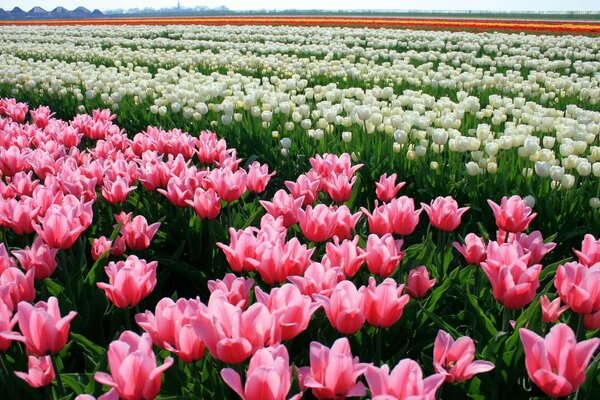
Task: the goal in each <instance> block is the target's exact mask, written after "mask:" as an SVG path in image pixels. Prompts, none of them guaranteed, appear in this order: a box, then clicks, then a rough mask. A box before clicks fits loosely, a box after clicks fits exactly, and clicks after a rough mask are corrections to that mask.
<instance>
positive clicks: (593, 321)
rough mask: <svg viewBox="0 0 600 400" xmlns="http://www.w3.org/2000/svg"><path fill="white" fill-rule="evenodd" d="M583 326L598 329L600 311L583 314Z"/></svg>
mask: <svg viewBox="0 0 600 400" xmlns="http://www.w3.org/2000/svg"><path fill="white" fill-rule="evenodd" d="M583 327H584V328H585V329H588V330H590V331H593V330H596V329H600V311H596V312H595V313H591V314H586V315H584V316H583Z"/></svg>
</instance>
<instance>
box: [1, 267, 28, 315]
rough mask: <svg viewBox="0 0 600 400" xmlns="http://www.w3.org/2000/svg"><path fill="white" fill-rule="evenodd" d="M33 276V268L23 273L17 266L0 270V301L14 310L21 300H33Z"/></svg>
mask: <svg viewBox="0 0 600 400" xmlns="http://www.w3.org/2000/svg"><path fill="white" fill-rule="evenodd" d="M34 277H35V271H34V270H33V269H30V270H29V271H27V273H25V274H24V273H23V271H21V270H20V269H19V268H17V267H8V268H6V269H5V270H4V271H2V270H0V302H3V303H4V304H6V305H7V306H8V307H9V308H10V309H11V310H14V309H15V308H16V307H17V305H18V304H19V302H21V301H26V302H31V301H33V299H35V287H34V284H33V279H34Z"/></svg>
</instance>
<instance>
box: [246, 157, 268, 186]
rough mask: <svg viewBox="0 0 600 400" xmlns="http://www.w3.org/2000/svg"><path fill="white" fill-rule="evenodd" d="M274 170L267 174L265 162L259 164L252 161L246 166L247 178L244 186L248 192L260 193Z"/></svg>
mask: <svg viewBox="0 0 600 400" xmlns="http://www.w3.org/2000/svg"><path fill="white" fill-rule="evenodd" d="M274 175H275V172H271V173H270V174H269V166H268V165H267V164H264V165H260V163H259V162H258V161H254V162H253V163H252V164H250V166H249V167H248V180H247V182H246V186H247V187H248V191H249V192H250V193H262V192H264V191H265V188H266V187H267V184H268V183H269V180H270V179H271V177H272V176H274Z"/></svg>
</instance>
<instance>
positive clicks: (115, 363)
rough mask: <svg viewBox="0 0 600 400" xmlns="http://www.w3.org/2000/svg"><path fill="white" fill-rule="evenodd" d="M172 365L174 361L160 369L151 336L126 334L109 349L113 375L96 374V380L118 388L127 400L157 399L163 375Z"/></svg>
mask: <svg viewBox="0 0 600 400" xmlns="http://www.w3.org/2000/svg"><path fill="white" fill-rule="evenodd" d="M171 365H173V359H172V358H171V357H167V358H166V359H165V361H164V362H163V364H162V365H161V366H157V365H156V357H155V355H154V353H153V352H152V339H151V338H150V335H148V334H147V333H144V334H142V336H138V335H137V334H135V333H133V332H131V331H125V332H123V333H122V334H121V336H120V337H119V339H118V340H115V341H113V342H112V343H111V344H109V345H108V366H109V369H110V375H108V374H107V373H105V372H96V374H95V375H94V379H95V380H96V382H99V383H101V384H103V385H107V386H110V387H112V388H114V390H115V391H116V392H117V393H118V395H119V397H120V398H121V399H123V400H146V399H154V398H155V397H156V396H157V395H158V392H159V391H160V385H161V377H162V374H163V372H164V371H165V370H166V369H167V368H169V367H170V366H171ZM109 393H110V392H109Z"/></svg>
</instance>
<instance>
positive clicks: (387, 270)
mask: <svg viewBox="0 0 600 400" xmlns="http://www.w3.org/2000/svg"><path fill="white" fill-rule="evenodd" d="M403 243H404V242H403V241H402V240H394V238H393V237H392V235H391V234H389V233H388V234H386V235H384V236H382V237H379V236H377V235H373V234H371V235H369V238H368V239H367V248H366V249H365V261H366V262H367V268H368V269H369V272H371V273H372V274H376V275H379V276H382V277H384V278H385V277H388V276H390V275H391V274H392V273H393V272H394V271H395V269H396V268H397V267H398V265H399V264H400V261H401V260H402V258H403V257H404V256H405V255H406V253H405V252H403V251H401V250H400V249H401V248H402V244H403Z"/></svg>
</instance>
